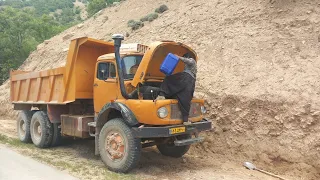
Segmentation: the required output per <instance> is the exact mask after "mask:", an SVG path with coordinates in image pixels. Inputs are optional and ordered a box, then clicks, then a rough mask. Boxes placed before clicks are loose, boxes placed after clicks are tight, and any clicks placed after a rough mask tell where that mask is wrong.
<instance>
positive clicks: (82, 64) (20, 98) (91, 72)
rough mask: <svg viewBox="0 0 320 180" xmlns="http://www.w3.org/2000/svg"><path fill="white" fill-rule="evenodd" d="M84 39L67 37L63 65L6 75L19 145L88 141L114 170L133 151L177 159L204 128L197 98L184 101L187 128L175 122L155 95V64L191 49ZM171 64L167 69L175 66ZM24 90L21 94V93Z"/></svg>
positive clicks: (128, 165)
mask: <svg viewBox="0 0 320 180" xmlns="http://www.w3.org/2000/svg"><path fill="white" fill-rule="evenodd" d="M113 39H114V43H110V42H103V41H100V40H94V39H91V38H79V39H75V40H73V41H72V42H71V44H70V47H69V53H68V57H67V63H66V66H65V67H61V68H56V69H51V70H46V71H42V72H23V71H13V72H11V77H10V80H11V101H12V103H13V104H14V109H15V110H21V112H20V114H19V116H18V118H17V130H18V135H19V138H20V140H21V141H22V142H30V141H32V142H33V143H34V144H35V145H36V146H37V147H39V148H48V147H51V146H54V145H57V144H58V143H59V141H60V139H61V137H63V136H69V137H75V138H94V140H95V154H96V155H100V157H101V159H102V161H103V162H104V163H105V165H106V166H107V167H108V168H109V169H110V170H112V171H115V172H128V171H130V170H131V169H132V168H134V167H135V166H136V165H137V163H138V161H139V159H140V154H141V148H144V147H150V146H157V148H158V150H159V151H160V153H161V154H163V155H165V156H171V157H177V158H178V157H181V156H183V155H184V154H185V153H186V152H187V151H188V150H189V148H190V145H191V144H193V143H198V142H201V141H203V138H202V137H200V136H199V133H200V132H201V131H206V130H210V129H212V127H211V125H212V123H211V121H209V120H207V119H205V118H204V115H205V113H206V110H205V107H204V100H203V99H196V98H194V99H193V100H192V104H191V108H190V112H189V120H190V121H191V122H192V123H191V124H190V125H183V124H182V117H181V111H180V109H179V106H178V101H177V100H176V99H165V100H157V101H156V100H155V99H156V97H157V96H158V93H159V91H160V86H161V83H162V82H163V80H164V78H165V75H164V74H163V73H161V72H160V65H161V63H162V61H163V60H164V58H165V57H166V55H167V54H168V53H173V54H177V55H180V56H182V55H184V54H185V53H188V54H191V55H192V57H193V58H194V59H195V60H196V61H197V60H198V58H197V55H196V53H195V52H194V51H193V50H192V49H191V48H190V47H188V46H186V45H184V44H182V43H178V42H173V41H158V42H154V43H152V44H150V45H149V46H146V45H142V44H122V43H121V42H122V40H123V36H122V35H114V36H113ZM183 67H184V64H183V63H182V62H179V64H178V65H177V67H176V69H175V71H174V73H178V72H181V71H183ZM24 89H26V90H27V91H23V90H24Z"/></svg>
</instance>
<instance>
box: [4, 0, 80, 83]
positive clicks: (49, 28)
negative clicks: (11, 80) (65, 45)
mask: <svg viewBox="0 0 320 180" xmlns="http://www.w3.org/2000/svg"><path fill="white" fill-rule="evenodd" d="M74 1H75V0H5V1H4V0H0V84H2V83H3V82H4V81H5V80H6V79H8V77H9V71H10V69H17V68H18V67H19V66H20V65H21V64H22V63H23V61H24V60H25V59H26V58H27V57H28V55H29V54H30V52H31V51H33V50H35V49H36V47H37V45H38V44H40V43H42V42H43V41H44V40H46V39H49V38H51V37H52V36H54V35H56V34H58V33H60V32H62V31H63V30H65V29H67V28H68V27H70V26H72V25H74V24H77V23H79V22H80V21H82V19H81V17H80V13H81V10H80V9H79V8H77V7H74V5H73V2H74Z"/></svg>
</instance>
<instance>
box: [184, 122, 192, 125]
mask: <svg viewBox="0 0 320 180" xmlns="http://www.w3.org/2000/svg"><path fill="white" fill-rule="evenodd" d="M190 124H192V123H191V122H190V121H187V122H183V125H185V126H188V125H190Z"/></svg>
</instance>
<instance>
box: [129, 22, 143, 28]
mask: <svg viewBox="0 0 320 180" xmlns="http://www.w3.org/2000/svg"><path fill="white" fill-rule="evenodd" d="M143 26H144V24H143V22H141V21H135V20H129V21H128V27H131V29H132V30H137V29H139V28H141V27H143Z"/></svg>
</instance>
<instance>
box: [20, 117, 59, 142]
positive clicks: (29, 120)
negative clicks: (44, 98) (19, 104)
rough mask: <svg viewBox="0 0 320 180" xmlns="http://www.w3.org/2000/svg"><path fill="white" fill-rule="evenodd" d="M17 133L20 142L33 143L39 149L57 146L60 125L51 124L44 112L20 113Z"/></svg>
mask: <svg viewBox="0 0 320 180" xmlns="http://www.w3.org/2000/svg"><path fill="white" fill-rule="evenodd" d="M17 133H18V137H19V139H20V141H21V142H24V143H29V142H31V141H32V142H33V143H34V144H35V145H36V146H37V147H39V148H46V147H49V146H57V145H59V144H60V142H61V129H60V124H57V123H55V124H52V123H51V122H50V120H49V118H48V116H47V113H46V112H44V111H36V112H34V111H20V113H19V115H18V118H17Z"/></svg>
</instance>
